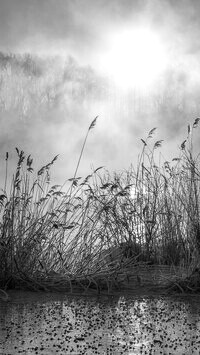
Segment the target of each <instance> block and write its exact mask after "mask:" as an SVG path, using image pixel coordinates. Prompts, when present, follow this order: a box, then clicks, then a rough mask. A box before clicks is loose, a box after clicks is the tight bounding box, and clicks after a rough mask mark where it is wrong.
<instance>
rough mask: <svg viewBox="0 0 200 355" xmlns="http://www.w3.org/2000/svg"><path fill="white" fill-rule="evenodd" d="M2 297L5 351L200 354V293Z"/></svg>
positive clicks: (0, 348)
mask: <svg viewBox="0 0 200 355" xmlns="http://www.w3.org/2000/svg"><path fill="white" fill-rule="evenodd" d="M9 296H10V301H9V302H3V301H0V354H1V355H9V354H12V355H18V354H26V355H29V354H38V355H50V354H58V355H64V354H67V355H68V354H76V355H81V354H84V355H85V354H86V355H93V354H101V355H118V354H125V355H126V354H127V355H128V354H129V355H133V354H146V355H149V354H152V355H153V354H155V355H156V354H171V355H172V354H173V355H174V354H180V355H184V354H185V355H186V354H187V355H191V354H198V355H199V354H200V298H199V297H198V296H188V297H180V296H174V297H169V296H163V295H154V296H153V295H151V296H141V295H140V296H137V295H134V296H133V295H130V294H129V295H122V294H118V295H112V296H111V295H109V296H106V295H104V296H98V297H97V296H92V295H90V296H66V295H64V294H53V293H51V294H50V293H49V294H46V293H31V292H20V291H19V292H16V291H15V292H14V291H11V292H10V293H9Z"/></svg>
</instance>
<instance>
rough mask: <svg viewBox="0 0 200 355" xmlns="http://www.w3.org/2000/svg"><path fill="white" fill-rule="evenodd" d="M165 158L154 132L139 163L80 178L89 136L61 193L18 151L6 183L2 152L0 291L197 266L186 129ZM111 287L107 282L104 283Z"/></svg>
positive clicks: (199, 233) (193, 164) (193, 175)
mask: <svg viewBox="0 0 200 355" xmlns="http://www.w3.org/2000/svg"><path fill="white" fill-rule="evenodd" d="M199 120H200V119H199V118H197V119H196V120H195V121H194V122H193V124H192V125H189V126H188V136H187V138H186V139H185V140H184V142H183V143H182V144H181V146H180V150H179V152H178V157H175V158H174V159H173V160H172V161H171V162H168V161H163V162H161V160H160V159H159V161H158V158H157V156H158V154H157V151H158V149H160V147H161V145H162V141H161V140H157V141H154V134H155V129H152V130H151V131H150V132H149V134H148V135H147V138H146V139H145V140H143V139H142V140H141V141H142V152H141V155H140V156H139V159H138V164H137V166H136V169H134V167H133V166H131V167H130V168H129V170H127V171H122V172H118V173H114V174H113V175H111V174H109V172H107V171H105V170H102V169H103V168H102V167H99V168H97V169H96V170H94V171H93V172H91V174H89V175H88V176H86V177H85V178H82V177H77V173H78V169H79V165H80V162H81V159H82V155H83V151H84V147H85V144H86V141H87V138H88V134H89V132H90V130H91V129H92V128H94V126H95V124H96V118H95V119H94V120H93V121H92V123H91V125H90V126H89V128H88V131H87V134H86V136H85V139H84V143H83V146H82V148H81V153H80V156H79V159H78V162H77V166H76V168H75V172H74V175H73V177H72V178H70V179H68V182H69V183H70V186H69V188H68V190H67V192H64V191H62V190H63V187H61V186H59V185H54V186H52V185H51V180H50V169H51V168H52V166H53V165H54V163H55V162H56V160H57V156H56V157H55V158H54V159H52V161H51V162H50V163H48V164H46V165H44V166H43V167H42V168H41V169H39V170H38V171H37V172H35V171H34V169H33V160H32V158H31V156H30V155H29V156H28V157H26V156H25V154H24V152H23V151H19V150H18V149H16V152H17V157H18V162H17V167H16V171H15V173H14V175H13V178H12V182H11V186H10V187H9V188H8V164H9V156H8V153H6V172H5V184H4V189H3V190H2V193H1V195H0V284H1V287H3V288H6V287H26V288H27V287H28V288H31V289H38V288H42V289H49V287H50V286H51V285H53V286H54V288H56V287H58V289H59V288H62V287H61V286H62V285H63V282H64V281H65V282H68V285H69V287H70V289H71V290H72V288H73V283H74V282H76V283H78V284H79V285H80V286H83V287H84V288H88V287H90V286H91V285H95V287H97V288H98V287H99V282H100V281H99V280H101V282H102V280H103V281H105V282H106V283H107V284H109V282H110V281H114V280H115V279H116V277H117V275H118V273H120V272H122V271H123V270H127V269H128V268H130V267H133V266H134V265H136V264H138V263H139V264H140V263H149V264H168V265H181V266H186V267H193V268H196V267H198V266H199V256H200V215H199V202H200V171H199V155H197V156H196V157H195V156H194V147H193V138H192V136H193V133H194V130H195V129H196V128H197V126H198V123H199ZM108 287H109V286H108Z"/></svg>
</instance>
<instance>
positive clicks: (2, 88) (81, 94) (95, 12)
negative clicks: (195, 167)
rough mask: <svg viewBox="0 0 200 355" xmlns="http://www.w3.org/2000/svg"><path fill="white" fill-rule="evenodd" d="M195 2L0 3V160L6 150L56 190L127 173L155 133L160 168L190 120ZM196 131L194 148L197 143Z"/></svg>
mask: <svg viewBox="0 0 200 355" xmlns="http://www.w3.org/2000/svg"><path fill="white" fill-rule="evenodd" d="M199 16H200V2H199V1H198V0H192V1H191V0H177V1H173V0H149V1H148V0H123V1H121V0H106V1H105V0H84V1H83V0H82V1H81V0H0V122H1V129H0V148H1V149H0V161H1V164H4V159H5V154H6V151H8V152H9V154H10V160H11V167H10V170H11V171H12V164H13V161H14V160H15V158H16V152H15V147H18V148H19V149H22V150H24V151H25V152H26V153H27V154H31V155H32V156H33V158H34V162H35V166H36V167H40V166H41V165H43V164H46V163H47V162H49V161H50V160H51V159H52V158H53V157H54V156H55V155H57V154H59V159H58V161H57V162H56V165H55V166H54V168H53V171H52V179H53V180H54V181H56V182H57V183H60V184H62V182H63V181H64V180H65V179H67V178H70V177H72V176H73V172H74V170H75V167H76V163H77V161H78V157H79V153H80V150H81V146H82V143H83V140H84V136H85V134H86V132H87V129H88V126H89V124H90V123H91V121H92V120H93V119H94V118H95V117H96V116H98V120H97V124H96V127H95V128H94V129H93V130H91V131H90V135H89V137H88V141H87V145H86V148H85V151H84V155H83V159H82V161H81V165H80V175H86V174H88V173H90V172H91V169H92V168H97V167H99V166H105V168H106V169H108V170H109V171H111V172H112V171H115V170H117V171H120V170H122V169H128V168H129V166H130V164H131V163H133V164H136V162H137V158H138V154H139V152H140V151H141V149H142V144H141V140H140V139H141V138H143V139H144V138H145V137H146V135H147V134H148V132H149V131H150V130H151V129H152V128H153V127H157V133H156V139H157V140H159V139H163V140H164V142H163V147H162V152H163V155H164V157H165V158H166V160H169V159H171V158H173V157H174V156H176V155H177V152H178V147H179V146H180V144H181V143H182V141H183V140H184V139H185V136H186V135H187V125H188V123H190V122H192V121H193V120H194V119H195V118H196V117H198V116H199V115H200V100H199V94H200V42H199V37H200V21H199ZM198 134H199V133H198V132H196V136H197V138H196V141H197V144H198Z"/></svg>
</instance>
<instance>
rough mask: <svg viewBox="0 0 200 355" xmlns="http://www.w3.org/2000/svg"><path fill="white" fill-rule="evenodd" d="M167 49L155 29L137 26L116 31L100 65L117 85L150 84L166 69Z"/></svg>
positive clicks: (139, 86) (127, 86) (142, 86)
mask: <svg viewBox="0 0 200 355" xmlns="http://www.w3.org/2000/svg"><path fill="white" fill-rule="evenodd" d="M166 64H167V53H166V50H165V48H164V45H163V43H162V42H161V40H160V38H159V36H158V35H157V33H156V32H153V31H151V30H149V29H148V30H147V29H137V30H136V29H135V30H133V31H130V30H129V31H128V30H126V31H123V32H121V33H119V34H115V35H113V36H111V37H110V39H109V49H108V51H107V53H106V54H105V56H104V58H103V60H102V62H101V66H102V69H103V70H104V72H106V74H107V75H109V76H110V77H111V78H112V79H113V80H114V81H115V83H116V85H118V86H120V87H124V88H130V87H135V88H142V89H145V88H147V87H149V86H151V85H152V84H153V83H154V82H155V80H156V79H158V77H159V75H160V74H161V73H162V72H163V71H164V69H165V68H166Z"/></svg>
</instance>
